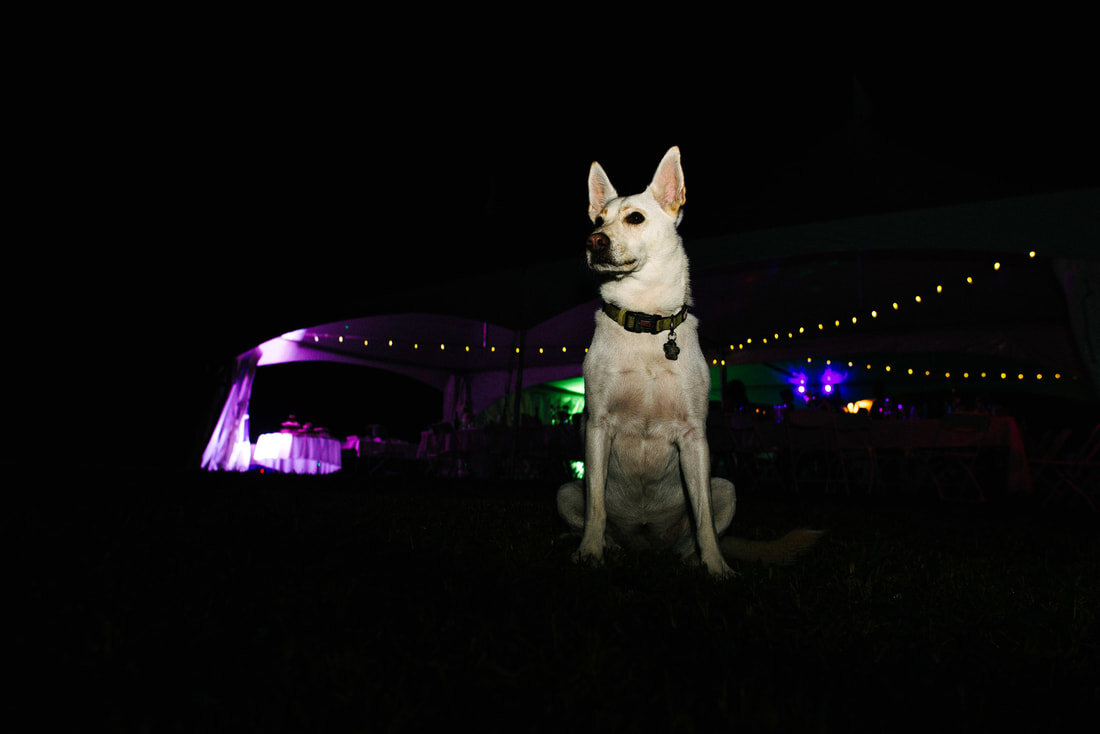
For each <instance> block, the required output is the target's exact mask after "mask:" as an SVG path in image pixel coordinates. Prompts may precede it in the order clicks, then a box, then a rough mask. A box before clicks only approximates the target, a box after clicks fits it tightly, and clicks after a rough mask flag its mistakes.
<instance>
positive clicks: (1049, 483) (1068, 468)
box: [1032, 424, 1100, 512]
mask: <svg viewBox="0 0 1100 734" xmlns="http://www.w3.org/2000/svg"><path fill="white" fill-rule="evenodd" d="M1068 435H1069V432H1068V431H1065V432H1063V434H1062V438H1063V442H1062V443H1061V444H1060V445H1059V446H1057V447H1052V448H1051V449H1050V450H1048V451H1047V453H1046V454H1045V455H1044V456H1043V457H1042V458H1040V459H1035V460H1033V461H1032V466H1033V467H1035V471H1034V473H1033V474H1032V481H1034V482H1036V487H1039V488H1040V489H1041V490H1045V492H1046V495H1047V496H1046V498H1045V499H1044V500H1043V504H1044V505H1047V504H1049V503H1050V502H1052V501H1053V500H1055V499H1060V498H1061V497H1063V496H1064V495H1066V494H1068V493H1073V494H1075V495H1077V496H1078V497H1080V498H1081V499H1082V500H1084V501H1085V504H1087V505H1088V506H1089V508H1090V509H1091V510H1092V511H1093V512H1098V509H1097V494H1098V493H1100V424H1097V425H1096V426H1094V427H1093V429H1092V432H1091V433H1090V434H1089V435H1088V437H1087V438H1086V439H1085V440H1084V441H1083V442H1082V443H1081V444H1080V445H1078V446H1075V447H1071V448H1069V449H1068V450H1064V447H1065V446H1066V444H1067V443H1068V440H1067V439H1068ZM1052 474H1053V476H1051V475H1052Z"/></svg>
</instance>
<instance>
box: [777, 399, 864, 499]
mask: <svg viewBox="0 0 1100 734" xmlns="http://www.w3.org/2000/svg"><path fill="white" fill-rule="evenodd" d="M785 424H786V427H787V450H788V457H789V460H790V466H789V469H788V471H789V476H790V480H791V486H792V488H793V489H794V492H795V493H796V494H798V493H799V492H801V490H802V488H803V487H805V486H807V485H822V486H823V487H824V491H825V492H830V491H834V487H836V486H837V485H840V486H842V487H843V489H844V492H845V493H846V494H847V493H848V491H849V488H848V472H847V467H845V462H844V454H843V453H842V452H841V451H840V448H839V441H838V438H837V427H836V416H835V415H834V414H832V413H825V412H821V411H816V410H793V411H791V412H790V413H788V414H787V418H786V421H785Z"/></svg>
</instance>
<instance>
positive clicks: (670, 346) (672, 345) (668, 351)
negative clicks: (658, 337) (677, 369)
mask: <svg viewBox="0 0 1100 734" xmlns="http://www.w3.org/2000/svg"><path fill="white" fill-rule="evenodd" d="M679 356H680V347H678V346H676V332H674V331H671V330H670V331H669V332H668V341H667V342H665V359H676V358H677V357H679Z"/></svg>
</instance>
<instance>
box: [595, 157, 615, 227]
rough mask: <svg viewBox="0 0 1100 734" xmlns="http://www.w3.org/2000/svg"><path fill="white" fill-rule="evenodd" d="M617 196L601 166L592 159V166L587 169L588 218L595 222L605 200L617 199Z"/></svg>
mask: <svg viewBox="0 0 1100 734" xmlns="http://www.w3.org/2000/svg"><path fill="white" fill-rule="evenodd" d="M618 196H619V195H618V194H617V193H616V192H615V187H614V186H612V185H611V179H609V178H608V177H607V174H606V173H604V170H603V168H601V167H600V164H599V163H596V162H595V161H592V167H591V168H589V169H588V218H589V219H591V220H592V221H593V222H595V221H596V217H598V216H600V212H602V211H603V209H604V207H605V206H607V202H609V201H611V200H612V199H617V198H618Z"/></svg>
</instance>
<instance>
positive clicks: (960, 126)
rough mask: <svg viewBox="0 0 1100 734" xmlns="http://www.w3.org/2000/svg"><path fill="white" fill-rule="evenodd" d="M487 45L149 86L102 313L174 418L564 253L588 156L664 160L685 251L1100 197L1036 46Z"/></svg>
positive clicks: (1088, 108)
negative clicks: (302, 334)
mask: <svg viewBox="0 0 1100 734" xmlns="http://www.w3.org/2000/svg"><path fill="white" fill-rule="evenodd" d="M742 36H743V34H741V35H739V36H738V37H739V38H740V37H742ZM467 40H469V39H467ZM477 40H484V39H474V40H472V41H470V42H469V43H467V42H463V41H461V40H460V41H454V42H452V43H450V44H446V45H444V46H442V47H441V46H439V45H438V44H434V45H433V44H425V45H421V46H418V47H417V49H415V51H416V53H415V54H411V55H410V56H404V55H401V54H399V53H394V52H385V53H383V52H373V51H369V50H367V51H362V50H360V48H352V49H346V50H340V47H338V46H335V45H334V47H332V48H330V47H328V46H327V45H326V44H323V43H316V44H312V45H310V46H309V47H308V48H307V49H297V48H294V47H290V48H282V47H280V48H276V49H266V50H269V51H273V53H262V54H261V53H256V51H255V49H253V48H251V47H241V48H235V47H234V46H233V45H232V44H230V45H229V48H228V50H224V51H221V52H219V53H217V54H214V55H205V56H203V57H202V58H198V59H187V60H183V61H180V62H179V63H177V64H174V65H170V67H169V68H167V69H165V70H163V71H162V72H159V73H158V74H157V75H156V80H157V90H158V92H157V93H156V94H155V95H153V101H152V102H151V103H150V104H146V105H142V106H141V110H140V115H139V116H138V117H137V118H136V119H131V124H132V125H133V129H134V130H136V131H139V132H138V133H136V134H135V137H134V139H132V140H130V141H129V143H130V147H131V150H133V149H135V148H136V149H138V155H135V156H134V159H133V160H129V159H128V160H127V162H126V165H127V170H128V171H130V172H131V173H132V174H133V176H132V189H133V192H132V193H133V197H132V198H131V199H130V200H129V201H128V203H129V204H136V207H137V208H136V211H137V214H136V215H135V216H128V217H126V220H125V221H124V222H123V223H122V224H121V227H122V228H123V229H122V230H121V235H120V240H121V242H122V243H125V244H130V243H131V241H132V242H133V243H134V244H135V246H140V247H143V248H145V250H146V252H147V253H148V257H147V259H142V261H141V263H140V264H141V266H142V267H148V268H149V270H150V271H151V273H152V277H146V278H143V279H141V281H140V282H139V283H129V284H128V289H127V290H126V291H125V292H124V293H123V292H120V291H118V290H113V291H112V292H113V293H115V295H113V296H107V297H105V298H104V300H103V301H101V302H103V303H105V305H106V306H107V309H108V310H107V316H106V318H107V319H109V320H112V321H114V322H116V323H121V322H123V321H126V322H127V328H129V329H132V330H133V332H134V333H141V334H143V342H144V345H145V346H144V348H143V349H142V350H141V353H140V356H138V355H137V354H135V355H134V356H132V357H130V361H131V362H132V361H133V360H134V359H142V360H149V361H150V362H153V363H156V362H158V361H163V362H164V363H165V364H167V365H169V366H168V367H167V368H166V369H167V372H168V377H169V379H170V380H171V381H172V382H173V384H177V385H180V386H182V388H181V390H179V391H178V394H173V395H171V396H168V397H167V398H165V402H164V403H163V409H162V410H163V413H164V414H169V415H172V414H174V415H179V416H180V417H181V420H180V421H179V422H178V423H179V424H180V425H181V426H191V425H194V423H195V419H194V416H195V415H196V413H199V412H201V411H202V410H205V408H204V407H201V406H204V405H205V403H207V402H209V399H208V398H206V397H205V396H208V395H209V394H210V391H211V387H212V385H214V384H215V383H216V379H215V377H216V370H217V368H218V367H219V366H221V365H224V364H225V363H226V362H227V361H228V360H231V359H232V357H233V356H234V355H236V354H237V353H239V352H241V351H243V350H245V349H247V348H249V347H251V346H253V345H254V344H256V343H258V342H259V341H262V340H264V339H266V338H269V337H271V336H274V335H277V334H278V333H282V332H283V331H287V330H289V329H292V328H297V327H300V326H306V325H310V324H314V323H320V322H323V321H328V320H334V319H339V318H345V317H351V316H356V315H362V314H364V313H370V312H379V311H382V310H389V307H391V306H393V305H394V304H400V303H401V299H402V298H403V297H404V296H406V295H407V294H408V292H409V290H410V288H412V287H414V286H418V285H419V286H422V285H424V284H430V283H432V282H437V281H444V282H452V281H454V280H455V279H460V278H462V277H464V276H467V275H470V274H473V273H478V272H485V271H491V270H495V269H503V268H509V267H513V266H515V265H518V264H523V263H532V262H534V263H537V262H551V261H559V260H562V259H564V258H569V257H574V256H576V257H579V253H580V243H581V241H582V239H583V237H584V236H585V235H586V233H587V231H588V228H589V225H588V221H587V218H586V215H585V209H586V193H585V179H586V176H587V170H588V165H589V163H590V162H591V161H592V160H595V159H598V160H599V161H600V162H601V163H602V164H604V166H605V168H606V169H607V170H608V171H609V173H610V175H611V177H612V180H613V181H614V182H615V183H616V186H617V187H618V188H619V190H620V191H621V192H624V193H625V192H632V191H635V190H639V189H640V188H641V187H643V186H644V185H645V184H646V183H648V181H649V177H650V175H651V174H652V170H653V168H654V167H655V165H656V163H657V162H658V161H659V159H660V156H661V155H662V154H663V153H664V151H665V150H666V149H667V148H668V147H669V146H670V145H673V144H675V145H679V146H680V147H681V150H682V152H683V158H684V169H685V174H686V179H687V186H688V193H689V197H688V202H689V203H688V205H687V209H686V217H685V222H684V225H683V228H682V233H683V234H684V236H685V239H687V240H688V241H689V242H690V239H691V238H692V237H701V236H707V235H712V234H723V233H734V232H740V231H748V230H753V229H759V228H765V227H771V226H778V225H783V224H792V223H801V222H810V221H816V220H822V219H830V218H836V217H846V216H853V215H859V214H862V213H874V212H883V211H892V210H899V209H911V208H919V207H924V206H935V205H939V204H949V203H955V202H962V201H973V200H984V199H990V198H998V197H1002V196H1009V195H1019V194H1028V193H1036V192H1042V191H1057V190H1063V189H1067V188H1079V187H1082V186H1094V185H1096V184H1097V175H1096V172H1097V170H1098V169H1097V167H1096V166H1097V162H1098V158H1097V148H1096V144H1095V141H1094V139H1095V130H1096V129H1097V123H1098V119H1097V114H1096V112H1095V110H1094V106H1093V104H1092V102H1093V97H1094V96H1095V90H1094V89H1091V90H1090V89H1089V88H1088V87H1086V86H1084V82H1085V81H1086V79H1087V77H1088V76H1090V74H1088V73H1087V72H1086V70H1085V68H1083V67H1081V66H1080V65H1079V64H1078V62H1077V61H1075V60H1073V59H1069V58H1066V59H1062V58H1052V57H1051V56H1049V55H1047V54H1046V53H1045V52H1044V54H1042V55H1041V59H1040V54H1039V53H1038V52H1036V53H1034V54H1029V53H1026V52H1021V51H1019V50H1018V49H1017V48H1011V49H1002V50H998V51H996V52H990V53H986V54H984V55H982V56H980V57H975V55H973V54H971V53H969V51H970V49H969V48H964V49H961V51H966V52H967V53H962V52H961V51H960V52H959V53H958V55H957V57H956V56H955V55H953V54H951V53H949V52H948V49H946V48H945V47H943V46H942V45H941V46H937V47H936V48H935V49H934V50H933V49H931V48H930V47H927V46H913V47H910V48H897V47H895V44H893V43H892V41H891V40H889V39H887V40H882V41H878V42H875V43H859V44H853V45H850V46H847V47H845V48H843V50H838V49H837V47H836V46H834V45H822V44H818V45H815V46H812V47H800V48H799V49H797V50H798V51H799V52H800V53H794V52H793V50H792V49H784V48H779V47H774V46H769V47H768V51H767V53H761V52H760V50H759V47H758V48H757V49H756V50H750V49H742V50H734V51H728V52H727V51H722V52H716V53H713V54H698V55H692V56H691V57H690V58H688V57H680V56H675V57H673V58H667V59H666V58H664V57H662V56H661V55H660V54H652V55H651V56H643V57H639V58H642V61H639V62H633V63H631V62H628V61H626V60H625V59H626V58H627V56H628V54H626V53H618V54H616V55H615V57H614V59H611V58H608V57H607V56H604V55H599V54H592V55H586V54H584V53H582V52H581V50H580V49H579V48H578V49H576V50H572V49H568V48H565V46H564V44H563V49H561V50H558V49H550V48H546V47H540V46H539V45H538V44H533V45H532V47H530V48H525V49H524V52H523V53H518V54H517V53H516V51H517V48H516V47H514V46H509V47H508V48H502V47H500V46H494V45H492V44H484V43H478V42H477ZM688 45H691V44H688ZM662 51H665V50H664V49H662ZM414 56H415V58H416V59H417V63H416V64H413V63H409V62H408V59H409V58H413V57H414ZM961 59H967V60H961ZM192 61H193V62H194V63H191V62H192ZM639 67H641V70H640V69H639ZM640 71H644V73H640ZM124 374H128V373H124ZM151 381H152V380H151ZM182 432H183V433H184V434H187V433H189V432H192V433H193V432H194V429H190V428H185V429H184V430H183V431H182Z"/></svg>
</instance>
